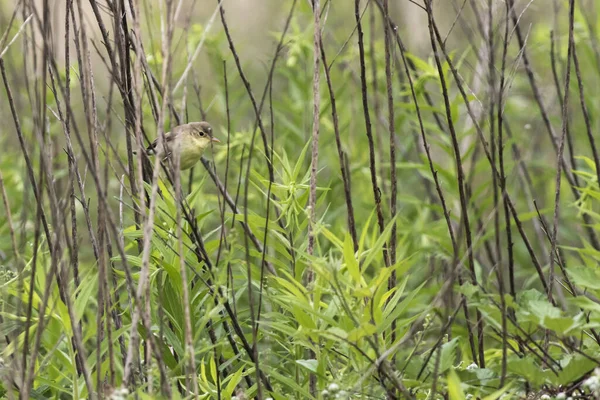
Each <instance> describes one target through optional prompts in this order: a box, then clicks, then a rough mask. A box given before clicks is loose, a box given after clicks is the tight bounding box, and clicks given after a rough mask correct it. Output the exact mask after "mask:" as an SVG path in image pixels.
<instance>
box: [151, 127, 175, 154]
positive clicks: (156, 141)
mask: <svg viewBox="0 0 600 400" xmlns="http://www.w3.org/2000/svg"><path fill="white" fill-rule="evenodd" d="M178 134H179V132H177V131H174V132H173V133H171V132H167V133H165V142H166V144H167V148H166V149H165V150H166V151H165V154H164V157H165V158H166V157H169V155H171V148H170V147H171V146H170V145H169V144H170V143H171V142H173V141H174V140H175V138H177V136H178ZM160 140H161V138H160V137H158V138H156V139H154V141H153V142H152V143H151V144H150V146H148V148H147V149H146V154H155V152H156V147H157V146H158V144H159V141H160Z"/></svg>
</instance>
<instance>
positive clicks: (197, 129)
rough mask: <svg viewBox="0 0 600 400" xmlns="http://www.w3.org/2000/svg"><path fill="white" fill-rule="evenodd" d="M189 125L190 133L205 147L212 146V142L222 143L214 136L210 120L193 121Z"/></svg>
mask: <svg viewBox="0 0 600 400" xmlns="http://www.w3.org/2000/svg"><path fill="white" fill-rule="evenodd" d="M188 126H189V132H190V134H191V135H192V136H194V137H195V138H196V140H197V141H198V142H199V144H200V146H201V147H202V148H203V149H205V148H207V147H210V145H211V143H221V141H220V140H219V139H217V138H216V137H214V136H213V130H212V127H211V126H210V124H209V123H208V122H206V121H202V122H192V123H190V124H188Z"/></svg>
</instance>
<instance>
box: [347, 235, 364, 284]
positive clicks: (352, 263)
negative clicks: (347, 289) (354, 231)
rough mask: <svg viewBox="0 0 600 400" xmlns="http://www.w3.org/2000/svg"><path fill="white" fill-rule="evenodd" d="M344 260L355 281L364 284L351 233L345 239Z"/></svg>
mask: <svg viewBox="0 0 600 400" xmlns="http://www.w3.org/2000/svg"><path fill="white" fill-rule="evenodd" d="M344 261H346V267H347V268H348V272H349V273H350V276H351V277H352V279H353V280H354V282H356V283H357V284H359V285H360V284H362V283H363V282H362V279H361V276H360V268H359V266H358V261H357V260H356V258H355V257H354V244H353V243H352V238H351V237H350V235H349V234H346V238H345V239H344Z"/></svg>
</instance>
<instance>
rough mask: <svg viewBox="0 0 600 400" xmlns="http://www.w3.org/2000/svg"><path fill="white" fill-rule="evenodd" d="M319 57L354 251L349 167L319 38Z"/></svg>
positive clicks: (353, 223)
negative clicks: (327, 97) (326, 91)
mask: <svg viewBox="0 0 600 400" xmlns="http://www.w3.org/2000/svg"><path fill="white" fill-rule="evenodd" d="M320 48H321V59H322V61H323V70H324V71H325V80H326V81H327V89H328V91H329V101H330V102H331V118H332V119H333V132H334V134H335V144H336V147H337V151H338V160H339V162H340V171H341V174H342V183H343V185H344V199H345V200H346V212H347V220H348V230H349V231H350V237H351V238H352V243H353V245H354V251H358V238H357V234H356V221H355V219H354V206H353V204H352V189H351V187H350V168H348V165H347V163H346V162H345V156H344V154H345V153H344V150H343V149H342V141H341V138H340V121H339V118H338V112H337V103H336V100H335V94H334V91H333V84H332V82H331V75H330V70H329V65H328V64H327V57H326V56H325V49H324V48H323V41H322V40H321V46H320Z"/></svg>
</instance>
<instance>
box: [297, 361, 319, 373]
mask: <svg viewBox="0 0 600 400" xmlns="http://www.w3.org/2000/svg"><path fill="white" fill-rule="evenodd" d="M296 364H298V365H301V366H303V367H304V368H306V369H307V370H309V371H310V372H317V367H318V366H319V362H318V361H317V360H314V359H311V360H296Z"/></svg>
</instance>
